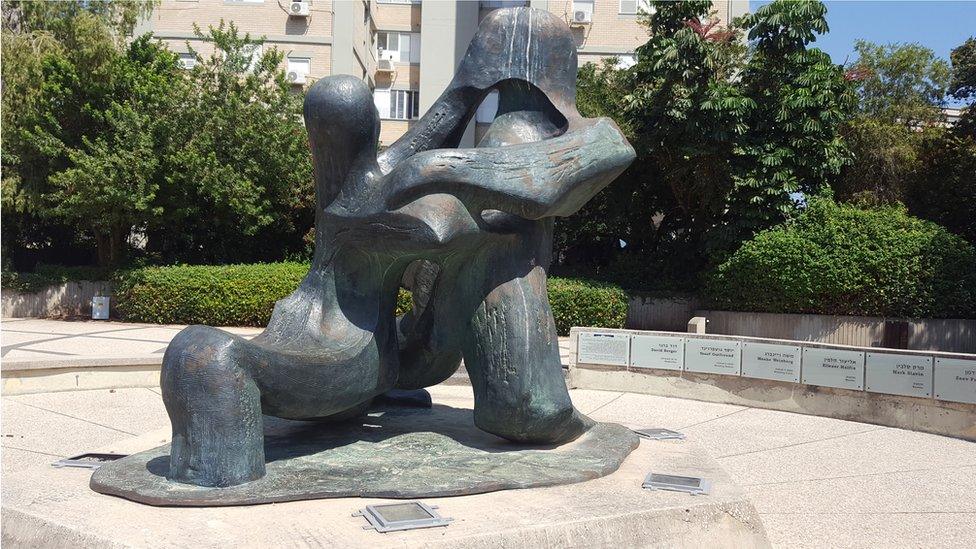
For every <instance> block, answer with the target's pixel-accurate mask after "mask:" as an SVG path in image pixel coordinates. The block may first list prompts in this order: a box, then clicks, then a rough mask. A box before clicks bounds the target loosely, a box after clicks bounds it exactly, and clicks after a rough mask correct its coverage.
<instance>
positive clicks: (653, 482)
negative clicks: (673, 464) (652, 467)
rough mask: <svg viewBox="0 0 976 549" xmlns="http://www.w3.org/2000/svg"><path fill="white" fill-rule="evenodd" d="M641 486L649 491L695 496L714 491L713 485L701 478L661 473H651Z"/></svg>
mask: <svg viewBox="0 0 976 549" xmlns="http://www.w3.org/2000/svg"><path fill="white" fill-rule="evenodd" d="M641 486H642V487H643V488H647V489H649V490H671V491H673V492H687V493H689V494H691V495H693V496H697V495H705V494H708V492H709V491H711V489H712V483H711V482H710V481H708V480H705V479H703V478H701V477H684V476H680V475H665V474H661V473H649V474H648V475H647V477H645V478H644V483H643V484H642V485H641Z"/></svg>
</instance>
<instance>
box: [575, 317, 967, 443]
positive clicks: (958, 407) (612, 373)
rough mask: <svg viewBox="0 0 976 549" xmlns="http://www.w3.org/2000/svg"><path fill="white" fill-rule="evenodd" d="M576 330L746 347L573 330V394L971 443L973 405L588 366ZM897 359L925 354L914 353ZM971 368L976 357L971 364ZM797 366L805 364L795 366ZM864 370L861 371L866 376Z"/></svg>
mask: <svg viewBox="0 0 976 549" xmlns="http://www.w3.org/2000/svg"><path fill="white" fill-rule="evenodd" d="M581 332H599V333H614V334H630V335H657V336H670V337H676V338H679V337H694V338H698V339H711V340H735V341H741V342H746V341H745V340H746V338H740V337H738V336H721V335H704V336H699V335H695V336H691V335H690V334H686V333H668V332H639V331H636V330H613V329H603V328H573V329H572V331H571V332H570V348H569V386H570V387H571V388H579V389H597V390H603V391H625V392H631V393H644V394H650V395H659V396H667V397H675V398H685V399H691V400H701V401H706V402H721V403H725V404H735V405H739V406H749V407H752V408H765V409H769V410H782V411H785V412H794V413H800V414H809V415H815V416H822V417H833V418H837V419H844V420H849V421H859V422H864V423H873V424H877V425H886V426H889V427H898V428H902V429H911V430H913V431H922V432H928V433H935V434H940V435H948V436H953V437H959V438H964V439H967V440H974V441H976V404H968V403H964V402H950V401H946V400H941V399H938V398H920V397H912V396H900V395H893V394H884V393H877V392H869V391H866V390H853V389H840V388H833V387H825V386H818V385H810V384H804V383H791V382H784V381H772V380H767V379H759V378H755V377H747V376H745V375H722V374H706V373H699V372H693V371H689V370H687V369H683V370H664V369H657V368H641V367H635V366H630V365H629V366H616V365H613V366H611V365H606V364H587V363H583V362H580V360H579V353H578V344H579V335H580V333H581ZM748 342H749V343H767V344H800V345H802V346H803V347H824V348H829V347H830V346H829V345H825V344H822V343H805V342H790V341H781V340H773V339H760V338H754V339H749V340H748ZM840 349H842V350H859V351H866V352H867V351H871V349H868V348H860V349H857V348H849V347H842V348H840ZM901 353H902V354H919V355H923V354H924V355H928V353H920V352H917V351H916V352H913V351H901ZM928 356H934V357H945V358H964V359H969V360H973V358H974V357H973V356H972V355H969V356H966V355H958V354H951V353H939V352H934V353H931V355H928ZM974 363H976V360H974ZM801 367H805V366H802V365H801ZM866 369H867V367H865V371H866Z"/></svg>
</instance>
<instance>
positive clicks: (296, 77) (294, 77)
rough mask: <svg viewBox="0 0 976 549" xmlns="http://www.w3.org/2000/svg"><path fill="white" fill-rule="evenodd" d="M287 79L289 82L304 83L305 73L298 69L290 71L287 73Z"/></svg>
mask: <svg viewBox="0 0 976 549" xmlns="http://www.w3.org/2000/svg"><path fill="white" fill-rule="evenodd" d="M285 80H287V81H288V83H289V84H304V83H305V75H304V74H302V73H300V72H298V71H288V74H286V75H285Z"/></svg>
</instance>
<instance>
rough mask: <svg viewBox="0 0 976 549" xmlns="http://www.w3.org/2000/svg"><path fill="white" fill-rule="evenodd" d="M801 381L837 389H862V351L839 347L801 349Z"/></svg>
mask: <svg viewBox="0 0 976 549" xmlns="http://www.w3.org/2000/svg"><path fill="white" fill-rule="evenodd" d="M801 374H802V375H801V377H802V378H803V383H806V384H807V385H820V386H822V387H837V388H838V389H854V390H858V391H860V390H863V389H864V353H863V352H861V351H844V350H841V349H821V348H818V347H805V348H804V349H803V368H802V370H801Z"/></svg>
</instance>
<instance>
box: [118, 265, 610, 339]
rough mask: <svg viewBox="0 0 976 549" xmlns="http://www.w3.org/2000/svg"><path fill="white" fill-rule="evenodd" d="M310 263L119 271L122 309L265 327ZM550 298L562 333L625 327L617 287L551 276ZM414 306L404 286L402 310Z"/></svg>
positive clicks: (137, 314)
mask: <svg viewBox="0 0 976 549" xmlns="http://www.w3.org/2000/svg"><path fill="white" fill-rule="evenodd" d="M308 269H309V265H308V264H307V263H260V264H252V265H228V266H222V267H214V266H176V267H148V268H143V269H135V270H132V271H127V272H123V273H121V274H119V275H118V277H117V282H118V288H117V290H116V296H117V303H118V311H119V314H120V316H121V317H122V319H123V320H127V321H131V322H151V323H155V324H207V325H211V326H264V325H266V324H267V322H268V319H269V318H270V317H271V310H272V308H273V307H274V304H275V302H276V301H278V300H279V299H281V298H283V297H285V296H287V295H288V294H290V293H291V292H292V291H294V289H295V288H296V287H298V283H299V282H301V280H302V278H304V276H305V274H306V273H307V272H308ZM549 301H550V303H551V304H552V309H553V317H554V318H555V319H556V328H557V329H558V330H559V333H560V334H563V335H566V334H568V333H569V329H570V328H571V327H572V326H594V327H603V328H622V327H623V325H624V321H625V320H626V318H627V294H625V293H624V291H623V290H621V289H620V287H618V286H613V285H609V284H603V283H598V282H591V281H587V280H574V279H563V278H550V279H549ZM410 307H411V296H410V293H409V292H407V291H404V290H401V291H400V294H399V296H398V298H397V309H396V311H397V314H403V313H404V312H406V311H407V310H409V308H410Z"/></svg>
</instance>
